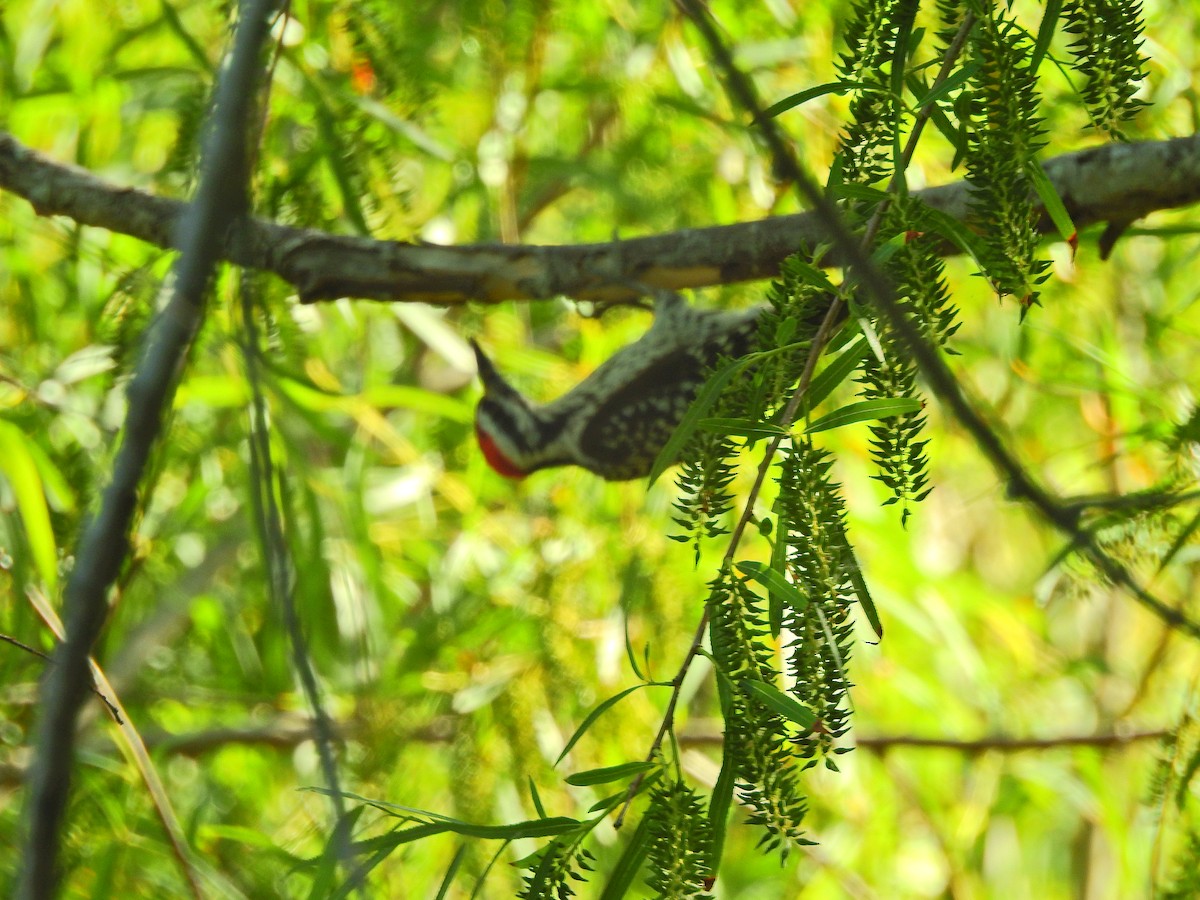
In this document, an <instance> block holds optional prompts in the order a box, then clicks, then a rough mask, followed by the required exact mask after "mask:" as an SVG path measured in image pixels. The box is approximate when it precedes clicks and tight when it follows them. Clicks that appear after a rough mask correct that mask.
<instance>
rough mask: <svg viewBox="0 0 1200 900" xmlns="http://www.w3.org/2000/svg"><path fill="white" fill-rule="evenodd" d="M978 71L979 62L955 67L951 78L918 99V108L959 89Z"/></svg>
mask: <svg viewBox="0 0 1200 900" xmlns="http://www.w3.org/2000/svg"><path fill="white" fill-rule="evenodd" d="M978 71H979V63H977V62H969V63H967V64H966V65H964V66H963V67H962V68H959V69H955V70H954V73H953V74H952V75H951V76H950V77H949V78H947V79H946V80H945V81H943V82H942V83H941V84H939V85H938V86H937V87H935V88H934V89H933V90H931V91H929V93H927V94H926V95H925V96H924V97H922V98H921V99H920V100H918V101H917V108H918V109H920V108H921V107H923V106H928V105H929V104H930V103H936V102H937V101H938V100H941V99H942V98H943V97H945V96H946V95H947V94H949V93H950V92H951V91H956V90H958V89H959V88H960V87H962V86H963V85H964V84H966V83H967V82H968V81H969V80H970V79H971V78H973V77H974V75H975V73H976V72H978Z"/></svg>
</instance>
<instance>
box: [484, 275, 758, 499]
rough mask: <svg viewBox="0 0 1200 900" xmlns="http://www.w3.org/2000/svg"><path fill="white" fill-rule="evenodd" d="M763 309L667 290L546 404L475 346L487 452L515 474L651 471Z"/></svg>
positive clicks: (616, 475) (615, 477) (616, 476)
mask: <svg viewBox="0 0 1200 900" xmlns="http://www.w3.org/2000/svg"><path fill="white" fill-rule="evenodd" d="M761 311H762V308H761V307H756V308H753V309H746V310H738V311H733V312H730V311H723V310H697V309H693V308H692V307H691V306H690V305H689V304H688V303H687V301H686V300H684V299H683V298H682V297H681V296H679V295H678V294H664V295H663V296H662V299H660V300H659V301H658V302H657V303H656V305H655V316H654V324H653V325H651V327H650V329H649V331H647V332H646V333H645V334H644V335H642V337H641V338H639V339H638V340H637V341H635V342H634V343H632V344H629V345H628V346H626V347H623V348H621V349H620V350H618V351H617V352H616V353H615V354H613V356H612V357H610V358H609V359H608V360H606V361H605V362H604V364H603V365H601V366H600V367H599V368H598V369H596V371H594V372H593V373H592V374H591V375H589V376H588V377H587V378H585V379H584V380H583V381H582V382H580V383H579V384H578V385H576V386H575V387H574V388H572V389H571V390H570V391H568V392H567V393H566V394H564V395H563V396H561V397H559V398H558V399H557V400H554V401H551V402H550V403H546V404H534V403H532V402H530V401H529V400H528V399H526V398H525V397H523V396H521V394H519V393H518V392H517V391H516V389H515V388H513V387H512V386H511V385H510V384H509V383H508V382H507V381H505V380H504V378H503V376H501V375H500V373H499V372H498V371H497V370H496V367H495V366H494V365H493V364H492V362H491V361H490V360H489V359H488V358H487V357H486V356H485V355H484V353H483V351H482V350H480V349H479V346H478V345H477V344H473V346H474V347H475V356H476V359H477V361H478V364H479V374H480V377H481V378H482V379H483V384H484V396H483V399H481V400H480V401H479V406H478V407H477V409H476V411H475V431H476V435H477V436H478V438H479V443H480V446H481V447H482V449H483V452H484V455H485V456H486V457H487V460H488V462H489V463H490V464H491V466H492V468H494V469H495V470H496V471H497V472H499V473H500V474H502V475H506V476H509V477H514V478H520V477H524V476H525V475H528V474H529V473H531V472H535V471H537V470H538V469H545V468H548V467H550V466H564V465H575V466H582V467H583V468H585V469H587V470H589V471H591V472H594V473H595V474H597V475H599V476H600V477H601V478H604V479H607V480H609V481H624V480H628V479H630V478H641V477H644V476H645V475H646V474H648V473H649V471H650V467H651V465H653V463H654V460H655V459H656V458H657V457H658V454H659V451H660V450H662V448H663V445H664V444H666V442H667V440H668V439H669V438H670V436H671V434H672V432H674V430H675V428H676V426H677V425H678V424H679V422H680V421H681V420H682V419H683V416H684V413H686V412H687V408H688V406H689V405H691V403H692V401H693V400H694V399H695V398H696V394H697V392H698V391H699V390H700V386H701V385H702V384H703V383H704V377H705V374H706V373H707V371H708V369H709V368H710V367H711V366H712V364H713V362H715V361H716V359H717V358H718V357H719V356H721V355H725V356H739V355H741V354H743V353H745V352H747V350H748V349H749V348H750V344H751V341H752V339H753V336H754V332H755V328H756V324H757V321H758V316H759V314H760V313H761Z"/></svg>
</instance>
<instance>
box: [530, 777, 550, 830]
mask: <svg viewBox="0 0 1200 900" xmlns="http://www.w3.org/2000/svg"><path fill="white" fill-rule="evenodd" d="M528 778H529V796H530V798H532V800H533V808H534V810H535V811H536V812H537V814H538V815H539V816H540V817H541V818H543V819H544V818H546V807H544V806H542V795H541V794H539V793H538V789H537V784H536V782H534V780H533V776H532V775H530V776H528Z"/></svg>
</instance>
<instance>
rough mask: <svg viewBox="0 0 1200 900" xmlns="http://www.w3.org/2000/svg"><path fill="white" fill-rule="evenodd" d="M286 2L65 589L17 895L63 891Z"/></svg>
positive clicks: (46, 684) (228, 143)
mask: <svg viewBox="0 0 1200 900" xmlns="http://www.w3.org/2000/svg"><path fill="white" fill-rule="evenodd" d="M274 5H275V2H274V0H246V3H245V5H244V6H243V8H242V10H241V13H240V15H239V18H238V24H237V30H236V34H235V37H234V46H233V50H232V52H231V54H230V56H229V59H228V61H227V64H226V65H225V66H224V67H223V69H222V71H221V74H220V76H219V79H218V83H217V89H216V92H215V95H214V104H213V105H214V109H213V113H212V116H211V120H210V127H209V130H208V133H207V136H206V139H205V142H204V153H203V156H202V159H201V173H200V182H199V187H198V188H197V191H196V196H195V199H194V200H193V202H192V204H191V206H190V207H189V209H188V211H187V213H186V214H185V215H184V217H183V219H182V220H181V221H180V223H179V233H178V246H179V248H180V255H179V259H178V260H177V262H176V264H175V266H174V269H173V270H172V273H171V276H170V277H169V278H168V279H167V281H166V282H165V283H164V286H163V299H164V301H165V302H164V305H163V306H162V308H161V310H160V312H159V313H158V315H157V316H156V317H155V318H154V320H153V322H151V324H150V326H149V327H148V328H147V330H146V334H145V337H144V339H143V340H144V343H143V348H142V353H141V357H140V359H139V361H138V365H137V368H136V370H135V371H134V375H133V378H132V380H131V381H130V384H129V390H128V402H129V408H128V411H127V413H126V417H125V426H124V434H123V437H122V441H121V446H120V448H119V449H118V451H117V454H116V459H115V461H114V464H113V476H112V480H111V481H110V482H109V484H108V487H107V488H106V489H105V490H104V493H103V496H102V499H101V503H100V508H99V510H98V511H97V512H96V514H95V515H94V516H93V517H92V518H91V519H90V520H89V521H88V523H87V525H86V527H85V528H84V530H83V533H82V535H81V536H80V539H79V543H78V545H77V548H76V553H75V560H76V561H75V567H74V569H73V570H72V571H71V574H70V577H69V578H68V580H67V585H66V588H65V591H64V597H63V606H64V612H65V618H66V630H67V633H66V639H65V640H64V641H63V642H62V643H61V644H59V646H58V648H57V650H56V651H55V665H52V666H50V667H49V668H48V669H47V674H46V677H45V680H44V681H43V682H42V685H41V692H40V715H39V719H38V723H37V730H36V736H35V740H36V748H35V752H34V763H33V765H32V766H31V767H30V773H29V779H28V783H27V786H28V791H27V795H26V801H25V802H26V809H25V819H26V830H25V835H24V837H25V843H24V855H23V858H22V861H21V872H20V875H19V880H18V886H17V896H18V897H19V898H22V900H42V898H48V897H51V896H53V895H54V894H55V893H56V888H57V882H58V878H59V872H58V850H59V842H60V840H59V839H60V834H61V831H62V827H63V822H64V819H65V817H66V807H67V800H68V797H69V792H70V778H71V765H72V761H73V756H74V745H75V722H76V718H77V716H78V713H79V708H80V706H81V705H82V704H83V701H84V700H85V699H86V697H87V694H88V691H89V690H90V688H91V683H92V682H91V672H90V671H89V668H88V655H89V654H90V652H91V649H92V646H93V644H94V643H95V642H96V638H97V636H98V635H99V633H100V630H101V629H102V628H103V626H104V622H105V620H106V618H107V615H108V593H109V590H110V589H111V587H112V585H113V582H114V581H115V580H116V578H117V576H118V574H119V573H120V570H121V567H122V566H123V565H124V564H125V561H126V559H127V557H128V555H129V543H130V530H131V528H132V524H133V520H134V516H135V514H136V512H137V509H138V496H137V490H138V485H139V483H140V482H141V480H142V476H143V474H144V472H145V470H146V467H147V464H148V462H149V459H150V454H151V452H152V451H153V449H154V447H155V444H156V442H157V440H158V438H159V435H160V432H161V431H162V425H163V417H164V411H165V410H167V409H169V408H170V404H171V401H172V399H173V397H174V393H175V386H176V382H177V377H178V374H179V372H180V370H181V369H182V366H183V363H184V361H185V359H186V357H187V353H188V350H189V348H190V347H191V344H192V340H193V338H194V337H195V334H196V332H197V330H198V329H199V326H200V323H201V321H202V319H203V314H204V298H205V292H206V290H207V288H208V283H209V279H210V277H211V275H212V272H213V268H214V266H215V264H216V262H217V260H218V258H219V255H220V248H221V243H222V241H223V239H224V237H225V234H226V232H227V231H228V229H229V228H230V226H231V225H232V224H233V223H234V222H235V221H236V220H237V219H238V218H239V217H241V216H243V215H244V214H245V211H246V208H247V187H246V184H247V178H248V174H247V167H246V160H247V152H246V146H245V145H246V139H245V136H246V134H247V130H248V129H247V124H248V122H249V116H250V112H251V109H252V107H253V100H254V97H255V95H256V88H257V86H258V83H259V82H260V81H261V78H262V66H261V64H260V53H261V48H262V45H263V42H264V40H265V38H266V36H267V32H268V14H269V13H270V11H271V9H272V8H273V7H274Z"/></svg>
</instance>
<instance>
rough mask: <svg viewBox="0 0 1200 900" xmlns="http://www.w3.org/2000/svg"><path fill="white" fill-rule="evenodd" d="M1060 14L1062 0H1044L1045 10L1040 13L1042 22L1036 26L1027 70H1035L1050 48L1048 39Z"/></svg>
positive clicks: (1054, 30)
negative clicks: (1036, 29)
mask: <svg viewBox="0 0 1200 900" xmlns="http://www.w3.org/2000/svg"><path fill="white" fill-rule="evenodd" d="M1061 14H1062V0H1046V11H1045V12H1044V13H1042V24H1041V25H1040V26H1038V36H1037V43H1036V44H1034V47H1033V58H1032V59H1031V60H1030V62H1029V70H1030V71H1031V72H1036V71H1037V70H1038V68H1039V67H1040V66H1041V64H1042V60H1043V59H1045V57H1046V52H1047V51H1048V50H1049V49H1050V41H1052V40H1053V39H1054V32H1056V31H1057V30H1058V17H1059V16H1060V15H1061Z"/></svg>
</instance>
